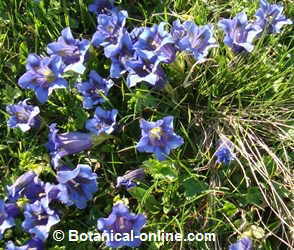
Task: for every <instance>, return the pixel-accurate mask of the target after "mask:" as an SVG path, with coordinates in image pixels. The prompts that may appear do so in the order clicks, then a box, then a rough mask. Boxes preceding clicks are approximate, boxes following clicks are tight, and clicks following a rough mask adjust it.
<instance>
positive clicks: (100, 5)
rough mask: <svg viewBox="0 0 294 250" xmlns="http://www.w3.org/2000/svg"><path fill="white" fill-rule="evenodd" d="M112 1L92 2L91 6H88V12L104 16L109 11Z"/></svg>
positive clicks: (97, 0)
mask: <svg viewBox="0 0 294 250" xmlns="http://www.w3.org/2000/svg"><path fill="white" fill-rule="evenodd" d="M113 2H114V0H94V2H93V3H92V4H90V5H89V6H88V10H89V11H90V12H92V13H95V14H106V13H107V12H108V11H109V10H111V9H112V8H113V7H114V5H113Z"/></svg>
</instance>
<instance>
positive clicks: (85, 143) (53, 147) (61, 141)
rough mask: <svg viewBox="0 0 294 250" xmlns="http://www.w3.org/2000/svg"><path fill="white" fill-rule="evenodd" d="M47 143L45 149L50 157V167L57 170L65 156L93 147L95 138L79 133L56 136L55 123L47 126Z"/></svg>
mask: <svg viewBox="0 0 294 250" xmlns="http://www.w3.org/2000/svg"><path fill="white" fill-rule="evenodd" d="M49 128H50V133H49V136H48V137H49V142H48V143H47V144H46V147H47V149H48V150H49V152H50V155H51V157H52V165H53V166H54V167H55V168H57V167H58V166H59V160H60V159H61V158H62V157H63V156H66V155H71V154H75V153H79V152H81V151H83V150H87V149H89V148H91V147H92V146H93V141H94V139H95V137H94V136H93V135H92V134H86V133H81V132H67V133H62V134H58V129H57V128H56V123H53V124H51V125H50V126H49Z"/></svg>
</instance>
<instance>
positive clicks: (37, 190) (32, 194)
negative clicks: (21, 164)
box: [7, 171, 45, 203]
mask: <svg viewBox="0 0 294 250" xmlns="http://www.w3.org/2000/svg"><path fill="white" fill-rule="evenodd" d="M7 191H8V200H9V201H11V202H16V201H17V200H18V199H19V198H26V199H28V200H29V202H31V203H34V202H35V201H36V200H39V199H41V198H42V196H44V194H45V184H44V183H43V182H42V181H41V180H40V179H39V177H38V176H37V175H36V174H35V172H33V171H28V172H25V173H24V174H22V175H21V176H20V177H18V178H17V180H16V181H15V182H14V183H13V184H12V185H11V186H7Z"/></svg>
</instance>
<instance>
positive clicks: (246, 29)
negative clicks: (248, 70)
mask: <svg viewBox="0 0 294 250" xmlns="http://www.w3.org/2000/svg"><path fill="white" fill-rule="evenodd" d="M218 25H219V27H220V28H222V29H223V30H224V32H225V39H224V43H225V44H226V45H227V46H229V47H230V48H231V49H232V50H233V52H235V53H240V52H243V51H247V52H251V51H252V50H253V48H254V46H253V44H252V43H253V41H254V39H255V38H256V37H257V35H258V34H259V33H260V32H261V31H262V29H261V28H260V27H259V26H258V25H256V24H250V23H248V21H247V16H246V14H245V13H243V12H241V13H239V14H237V16H236V17H234V18H233V19H223V20H220V21H219V22H218Z"/></svg>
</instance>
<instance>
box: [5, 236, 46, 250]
mask: <svg viewBox="0 0 294 250" xmlns="http://www.w3.org/2000/svg"><path fill="white" fill-rule="evenodd" d="M5 249H6V250H44V249H45V245H44V242H43V241H42V240H40V239H38V238H32V239H30V240H29V241H28V242H27V243H26V244H25V245H23V246H16V245H14V243H13V242H12V241H8V242H7V244H6V248H5Z"/></svg>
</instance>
